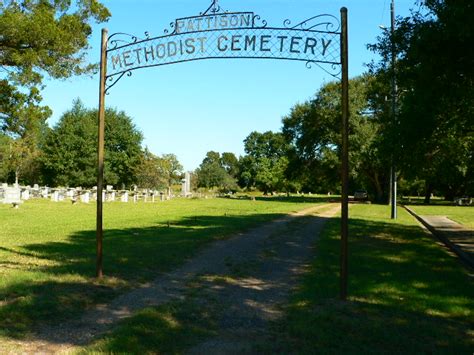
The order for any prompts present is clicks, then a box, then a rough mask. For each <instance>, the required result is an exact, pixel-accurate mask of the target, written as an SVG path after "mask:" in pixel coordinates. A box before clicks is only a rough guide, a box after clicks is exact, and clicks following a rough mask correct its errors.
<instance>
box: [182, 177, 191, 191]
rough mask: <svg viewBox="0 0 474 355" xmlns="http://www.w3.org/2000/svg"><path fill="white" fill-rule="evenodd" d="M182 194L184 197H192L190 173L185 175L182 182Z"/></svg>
mask: <svg viewBox="0 0 474 355" xmlns="http://www.w3.org/2000/svg"><path fill="white" fill-rule="evenodd" d="M181 194H182V195H183V197H188V196H189V195H191V174H190V173H189V172H186V173H184V179H183V180H181Z"/></svg>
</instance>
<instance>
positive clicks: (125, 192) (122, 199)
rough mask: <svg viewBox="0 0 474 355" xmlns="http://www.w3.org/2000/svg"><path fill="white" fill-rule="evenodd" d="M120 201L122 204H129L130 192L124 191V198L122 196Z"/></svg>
mask: <svg viewBox="0 0 474 355" xmlns="http://www.w3.org/2000/svg"><path fill="white" fill-rule="evenodd" d="M120 201H122V202H128V191H124V192H123V193H122V196H120Z"/></svg>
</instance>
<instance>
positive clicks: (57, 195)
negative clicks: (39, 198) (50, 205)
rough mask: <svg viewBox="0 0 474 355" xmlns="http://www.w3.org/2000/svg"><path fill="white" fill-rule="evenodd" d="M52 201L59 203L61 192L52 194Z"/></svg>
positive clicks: (56, 191)
mask: <svg viewBox="0 0 474 355" xmlns="http://www.w3.org/2000/svg"><path fill="white" fill-rule="evenodd" d="M51 201H53V202H58V201H59V191H58V190H55V191H53V193H52V194H51Z"/></svg>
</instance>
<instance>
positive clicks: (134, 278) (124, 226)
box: [0, 196, 324, 338]
mask: <svg viewBox="0 0 474 355" xmlns="http://www.w3.org/2000/svg"><path fill="white" fill-rule="evenodd" d="M317 203H324V199H319V198H317V197H314V196H313V197H295V198H261V199H257V201H251V200H237V199H175V200H171V201H166V202H156V203H143V202H141V203H137V204H134V203H128V204H124V203H120V202H114V203H107V204H105V206H104V229H105V232H104V273H105V275H106V277H105V278H104V279H103V280H100V281H99V280H96V279H95V278H94V275H95V213H96V210H95V204H89V205H85V204H77V205H72V204H71V203H70V202H59V203H54V202H51V201H47V200H34V201H28V202H26V203H24V204H22V205H21V206H20V208H19V209H13V208H11V207H10V206H9V205H0V221H1V229H0V338H1V337H6V338H22V337H24V336H26V335H28V334H29V333H30V332H31V330H32V329H34V327H35V326H36V325H38V324H39V323H41V322H58V321H61V320H64V319H70V318H73V317H75V316H76V315H78V314H80V313H82V312H83V311H84V310H85V309H87V308H89V307H91V306H93V305H95V304H97V303H101V302H106V301H107V300H110V299H111V298H113V297H115V296H116V295H118V294H120V293H123V292H125V291H126V290H128V289H130V288H132V287H135V286H137V285H138V284H140V283H142V282H145V281H147V280H151V279H153V278H155V277H156V276H157V275H158V274H159V273H160V272H165V271H168V270H171V269H173V268H174V267H176V266H177V265H179V264H180V263H182V262H184V261H185V260H186V259H187V258H189V257H191V256H192V255H194V254H195V253H196V251H198V250H199V248H201V247H202V246H204V245H205V244H206V243H209V242H211V241H213V240H217V239H220V238H224V237H226V236H229V235H231V234H232V233H235V232H237V231H242V230H245V229H248V228H251V227H252V226H255V225H257V224H260V223H262V222H266V221H269V220H271V219H275V218H277V217H279V216H281V215H283V214H286V213H288V212H293V211H298V210H301V209H304V208H307V207H310V206H313V205H315V204H317Z"/></svg>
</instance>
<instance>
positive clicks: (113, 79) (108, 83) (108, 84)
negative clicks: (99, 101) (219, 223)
mask: <svg viewBox="0 0 474 355" xmlns="http://www.w3.org/2000/svg"><path fill="white" fill-rule="evenodd" d="M124 75H127V76H128V77H130V76H132V71H131V70H127V71H124V72H123V73H120V74H119V75H113V76H108V77H107V78H106V79H105V94H106V95H108V94H109V89H110V88H112V87H113V86H115V84H117V83H118V82H119V80H120V79H122V77H123V76H124Z"/></svg>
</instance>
